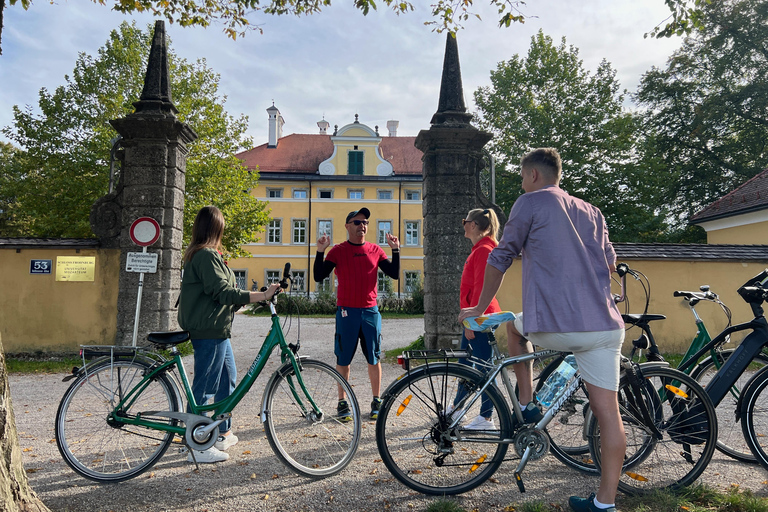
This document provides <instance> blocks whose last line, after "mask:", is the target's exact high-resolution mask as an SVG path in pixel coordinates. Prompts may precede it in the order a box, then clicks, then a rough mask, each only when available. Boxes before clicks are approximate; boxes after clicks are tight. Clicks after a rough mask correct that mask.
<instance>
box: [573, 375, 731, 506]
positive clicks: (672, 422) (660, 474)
mask: <svg viewBox="0 0 768 512" xmlns="http://www.w3.org/2000/svg"><path fill="white" fill-rule="evenodd" d="M638 372H641V373H642V375H640V378H639V379H638V380H639V381H640V382H638V391H639V392H635V391H634V390H633V386H632V385H631V384H630V383H629V382H628V378H627V377H626V376H624V377H623V378H622V381H621V383H620V384H619V393H618V400H619V412H620V414H621V419H622V423H623V425H624V431H625V432H626V439H627V450H626V453H625V456H624V466H623V468H622V474H621V479H620V480H619V489H620V490H621V491H623V492H625V493H627V494H645V493H648V492H653V491H657V490H661V489H669V490H675V489H679V488H681V487H685V486H688V485H690V484H692V483H693V482H694V481H695V480H696V479H697V478H698V477H699V476H700V475H701V473H703V472H704V470H705V469H706V467H707V464H709V461H710V459H711V458H712V454H713V453H714V451H715V444H716V440H717V414H716V413H715V408H714V406H713V405H712V400H711V399H710V398H709V395H707V393H706V392H705V391H704V388H702V387H701V385H699V383H698V382H696V380H695V379H693V378H692V377H690V376H689V375H686V374H684V373H682V372H680V371H678V370H674V369H672V368H666V367H658V366H656V367H651V368H645V369H643V368H642V366H641V367H640V369H638ZM642 407H645V408H646V409H647V412H648V419H649V420H650V421H652V422H653V424H654V425H655V427H656V429H657V430H658V432H659V433H660V434H661V438H658V437H657V435H656V433H655V432H654V431H653V429H651V428H650V426H649V425H648V424H647V423H646V420H645V417H646V416H645V415H644V414H642V409H641V408H642ZM587 429H588V436H587V437H588V440H589V448H590V451H591V452H592V456H593V459H594V461H595V464H596V465H597V467H598V468H601V467H602V464H601V462H602V453H601V446H600V429H599V425H598V423H597V418H596V417H595V416H594V415H592V416H591V419H590V420H589V423H588V425H587Z"/></svg>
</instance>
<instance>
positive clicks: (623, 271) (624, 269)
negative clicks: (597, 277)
mask: <svg viewBox="0 0 768 512" xmlns="http://www.w3.org/2000/svg"><path fill="white" fill-rule="evenodd" d="M628 272H629V265H627V264H626V263H619V264H618V265H616V273H617V274H619V277H624V276H625V275H627V273H628Z"/></svg>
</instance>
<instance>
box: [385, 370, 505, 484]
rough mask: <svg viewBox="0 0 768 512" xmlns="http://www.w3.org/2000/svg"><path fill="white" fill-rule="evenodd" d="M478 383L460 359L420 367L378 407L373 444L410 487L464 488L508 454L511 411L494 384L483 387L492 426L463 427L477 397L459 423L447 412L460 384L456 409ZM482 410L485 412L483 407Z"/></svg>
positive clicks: (483, 476) (480, 479)
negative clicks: (454, 424) (506, 442)
mask: <svg viewBox="0 0 768 512" xmlns="http://www.w3.org/2000/svg"><path fill="white" fill-rule="evenodd" d="M481 384H482V376H481V375H479V374H478V372H476V371H474V370H471V369H469V368H468V367H466V366H464V365H459V364H434V365H429V367H420V368H417V369H415V370H413V372H412V373H411V374H408V375H406V376H404V377H403V378H402V379H400V380H399V381H397V382H396V383H395V384H393V385H392V386H391V387H390V389H389V390H388V392H387V393H386V396H384V397H383V398H382V400H383V403H382V407H381V410H380V411H379V419H378V421H377V422H376V444H377V446H378V448H379V453H380V454H381V458H382V460H383V462H384V464H385V465H386V466H387V469H389V471H390V472H391V473H392V474H393V475H394V476H395V478H397V479H398V480H399V481H400V482H402V483H403V484H405V485H407V486H408V487H410V488H411V489H413V490H415V491H418V492H421V493H424V494H433V495H439V496H441V495H445V494H459V493H462V492H467V491H469V490H471V489H474V488H475V487H477V486H479V485H480V484H482V483H483V482H485V481H486V480H487V479H488V478H490V476H491V475H493V473H494V472H495V471H496V470H497V469H498V467H499V465H500V464H501V463H502V461H503V460H504V455H505V454H506V453H507V447H508V446H507V444H505V443H504V442H502V441H503V440H504V439H508V438H509V437H510V435H511V424H512V420H511V416H510V413H509V409H508V408H507V405H506V403H505V402H504V399H503V398H502V396H501V394H500V393H499V391H498V389H497V388H496V387H495V386H490V387H489V388H488V389H487V390H486V394H487V396H488V397H489V398H490V401H491V403H492V404H493V415H492V418H491V420H492V422H493V424H492V425H486V426H484V427H483V430H468V429H465V428H463V426H464V425H467V424H468V423H469V422H470V421H472V420H473V419H474V418H476V417H477V416H478V415H480V409H481V407H482V405H481V404H482V399H481V398H480V397H478V398H477V400H476V401H475V403H474V404H472V406H471V407H470V408H469V410H468V411H467V413H466V414H465V415H464V416H463V418H462V419H461V421H460V422H459V425H458V426H457V427H455V428H449V427H448V425H449V424H450V422H451V420H449V415H447V414H446V410H447V408H448V407H449V406H450V405H452V404H453V401H454V398H455V397H456V394H457V393H458V392H459V389H460V388H462V389H463V391H462V394H465V398H464V399H463V400H462V401H461V402H460V403H459V404H458V405H457V407H456V410H457V411H458V410H461V409H462V408H463V407H464V406H465V404H466V403H467V402H468V401H469V400H470V399H471V398H472V397H473V396H474V394H475V392H476V391H477V390H478V389H479V388H480V386H481ZM485 414H487V412H485Z"/></svg>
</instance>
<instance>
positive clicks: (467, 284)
mask: <svg viewBox="0 0 768 512" xmlns="http://www.w3.org/2000/svg"><path fill="white" fill-rule="evenodd" d="M497 245H498V244H497V243H496V241H495V240H494V239H493V238H491V237H490V236H486V237H483V238H481V239H480V241H479V242H477V243H476V244H475V245H474V246H472V252H471V253H470V254H469V258H467V261H466V263H464V270H462V271H461V297H459V304H460V306H461V308H462V309H463V308H471V307H475V306H477V302H478V301H479V300H480V292H482V291H483V279H484V278H485V264H486V263H487V262H488V255H489V254H491V251H492V250H493V249H494V247H496V246H497ZM499 311H501V308H500V307H499V302H498V301H497V300H496V297H494V298H493V300H492V301H491V304H490V305H489V306H488V309H486V310H485V313H486V314H487V313H496V312H499Z"/></svg>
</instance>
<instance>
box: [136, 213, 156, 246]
mask: <svg viewBox="0 0 768 512" xmlns="http://www.w3.org/2000/svg"><path fill="white" fill-rule="evenodd" d="M130 235H131V240H133V243H135V244H136V245H138V246H140V247H149V246H150V245H152V244H153V243H155V242H157V239H158V238H160V224H158V223H157V221H156V220H155V219H153V218H151V217H139V218H138V219H136V220H135V221H133V224H131V230H130Z"/></svg>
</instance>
